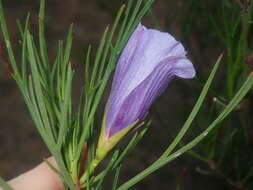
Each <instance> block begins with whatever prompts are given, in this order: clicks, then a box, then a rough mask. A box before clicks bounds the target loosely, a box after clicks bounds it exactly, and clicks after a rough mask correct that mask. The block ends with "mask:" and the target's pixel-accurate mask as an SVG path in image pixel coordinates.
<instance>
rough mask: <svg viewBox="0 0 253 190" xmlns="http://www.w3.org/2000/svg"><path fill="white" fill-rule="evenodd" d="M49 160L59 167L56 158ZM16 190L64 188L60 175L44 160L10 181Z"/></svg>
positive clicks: (60, 189) (55, 189) (59, 189)
mask: <svg viewBox="0 0 253 190" xmlns="http://www.w3.org/2000/svg"><path fill="white" fill-rule="evenodd" d="M48 161H49V162H50V163H51V164H52V165H53V166H54V167H56V168H57V164H56V162H55V160H54V159H53V158H52V157H51V158H49V159H48ZM8 183H9V184H10V186H11V187H12V188H14V189H15V190H63V189H64V186H63V184H62V182H61V179H60V177H59V176H58V175H57V173H55V172H54V171H53V170H52V169H51V168H49V166H48V165H47V164H46V163H45V162H44V163H41V164H40V165H38V166H37V167H36V168H34V169H32V170H30V171H28V172H26V173H24V174H21V175H20V176H18V177H16V178H14V179H12V180H10V181H9V182H8Z"/></svg>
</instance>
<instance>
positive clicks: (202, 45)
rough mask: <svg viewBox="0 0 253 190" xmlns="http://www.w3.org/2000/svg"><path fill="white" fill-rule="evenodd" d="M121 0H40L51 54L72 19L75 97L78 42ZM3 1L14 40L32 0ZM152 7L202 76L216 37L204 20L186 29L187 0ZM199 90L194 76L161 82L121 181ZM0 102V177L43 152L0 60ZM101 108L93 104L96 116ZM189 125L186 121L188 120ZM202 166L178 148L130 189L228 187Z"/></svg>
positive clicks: (180, 119) (95, 37)
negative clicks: (170, 159) (176, 155)
mask: <svg viewBox="0 0 253 190" xmlns="http://www.w3.org/2000/svg"><path fill="white" fill-rule="evenodd" d="M123 2H124V1H122V0H109V1H108V0H47V2H46V6H47V9H46V10H47V11H46V26H47V29H46V30H47V32H46V34H47V38H48V47H49V52H50V55H51V56H52V57H53V56H54V54H55V48H54V47H55V45H56V42H57V41H58V40H61V39H64V38H65V37H66V32H67V30H68V27H69V25H70V24H71V23H74V46H73V51H72V60H73V62H74V65H75V67H76V80H75V85H76V88H74V97H76V98H75V100H76V99H77V97H78V94H79V89H80V88H79V87H80V85H81V84H82V82H83V81H82V73H81V72H80V70H81V69H82V64H81V58H83V56H84V49H85V48H86V47H87V45H88V44H89V43H90V44H92V45H94V46H96V45H97V44H98V42H99V39H100V37H101V35H102V32H103V30H104V28H105V27H106V25H107V24H110V23H112V21H113V18H114V16H115V14H116V10H117V9H118V8H119V7H120V5H121V4H122V3H123ZM207 2H209V1H207ZM210 2H211V3H209V4H210V14H211V11H212V6H211V5H213V4H215V3H217V2H218V1H216V0H213V1H210ZM3 5H4V8H5V13H6V18H7V22H8V27H9V31H10V33H11V37H12V42H13V44H14V47H15V46H18V39H19V35H18V30H17V27H16V26H17V25H16V19H18V18H19V19H21V21H23V20H24V17H25V14H26V13H27V12H30V13H31V23H32V25H31V26H32V28H33V29H34V32H36V31H37V14H38V8H39V1H34V0H22V1H20V0H5V1H3ZM153 11H154V13H155V15H156V16H157V19H158V22H159V25H160V26H161V29H162V30H163V31H167V32H169V33H171V34H173V35H174V36H175V37H176V39H178V40H180V41H182V42H183V43H184V45H185V46H186V49H187V51H188V55H189V58H190V59H191V60H192V62H193V64H194V65H195V67H196V70H197V73H198V75H200V76H202V77H203V78H204V79H205V78H207V76H208V73H209V72H210V69H211V67H212V65H213V64H214V62H215V60H216V59H217V57H218V55H219V54H220V53H221V52H222V48H221V45H220V42H219V41H218V40H217V38H216V37H215V36H214V35H212V33H211V32H209V30H208V28H206V27H205V26H204V25H201V24H200V27H199V28H197V29H196V30H195V31H196V32H194V33H191V34H189V33H187V24H186V23H187V21H188V20H187V19H191V16H192V14H193V12H192V10H191V7H190V6H189V1H188V0H176V1H168V0H157V1H156V2H155V3H154V6H153ZM207 15H208V14H207ZM151 20H152V19H151V18H150V16H146V18H145V20H144V21H143V22H144V23H145V24H147V25H148V26H152V27H154V24H153V23H152V21H151ZM202 20H205V18H201V17H199V22H200V23H201V22H202ZM207 43H209V45H208V46H207V45H206V44H207ZM217 80H219V77H218V78H217ZM200 89H201V86H200V85H198V84H197V83H196V82H195V81H194V80H187V81H186V80H182V79H176V80H174V81H173V82H172V83H171V84H170V85H169V87H168V89H167V90H166V91H165V93H164V94H163V95H162V96H161V97H160V98H159V99H158V100H157V101H156V103H155V104H154V105H153V107H152V109H151V115H152V116H153V118H154V119H153V124H152V125H151V127H150V129H149V130H148V132H147V134H146V136H145V137H144V138H143V140H142V141H141V143H140V144H139V145H138V146H137V147H136V149H135V150H134V151H133V152H132V153H131V154H130V155H129V157H128V159H127V160H126V162H125V165H124V167H123V170H122V174H121V182H124V181H126V179H129V178H130V177H132V176H134V175H135V174H137V172H138V171H141V170H142V169H143V168H145V167H147V166H149V165H150V164H151V163H152V161H154V160H155V159H156V158H157V157H158V155H160V154H161V153H162V152H163V150H164V149H165V148H166V147H167V146H168V144H169V143H170V142H171V139H172V138H173V136H174V135H175V134H176V133H177V131H178V130H179V129H180V127H181V126H182V124H183V123H184V121H185V119H186V118H187V115H188V114H189V112H190V111H191V108H192V107H193V105H194V102H195V101H196V99H197V97H198V94H199V92H200ZM106 95H108V92H106V93H105V98H104V102H103V103H105V101H106ZM75 100H74V102H75ZM0 105H1V106H0V122H1V126H0V176H2V177H4V178H5V179H10V178H12V177H14V176H16V175H18V174H20V173H22V172H24V171H26V170H28V169H30V168H32V167H34V166H36V165H37V164H39V163H40V162H41V161H42V160H43V159H44V158H47V157H49V156H50V154H49V152H48V150H47V147H46V146H45V145H44V144H43V142H42V140H41V138H40V137H39V135H38V132H37V131H36V129H35V126H34V123H33V121H32V120H31V117H30V115H29V112H28V110H27V109H26V105H25V104H24V101H23V99H22V96H21V94H20V92H19V89H18V88H17V85H16V84H15V81H14V80H13V79H12V78H11V77H10V75H9V73H8V71H7V68H6V67H4V66H3V65H0ZM102 105H103V104H102ZM102 112H103V107H102V106H101V111H100V113H98V115H101V114H102ZM192 127H193V128H194V125H193V126H192ZM205 167H206V166H204V165H202V164H201V163H200V162H198V161H196V160H195V159H193V158H192V157H190V156H188V155H183V156H181V157H180V158H178V159H177V160H176V161H173V162H171V163H170V164H168V165H167V166H165V167H164V168H162V169H160V170H159V171H157V172H155V173H154V174H152V175H150V176H149V177H147V178H146V179H145V180H143V181H142V182H141V183H139V184H137V185H136V186H135V187H134V188H133V189H147V190H154V189H176V187H177V185H178V184H181V187H182V189H187V190H191V189H217V190H218V189H230V188H229V187H228V186H227V185H225V183H224V182H223V180H222V179H221V178H217V177H214V176H210V175H207V174H203V173H204V172H198V171H199V170H200V169H201V170H202V169H203V170H205Z"/></svg>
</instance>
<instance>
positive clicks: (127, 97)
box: [106, 24, 195, 136]
mask: <svg viewBox="0 0 253 190" xmlns="http://www.w3.org/2000/svg"><path fill="white" fill-rule="evenodd" d="M194 75H195V70H194V68H193V65H192V63H191V62H190V61H189V60H188V59H187V58H186V52H185V49H184V47H183V46H182V44H181V43H180V42H178V41H176V40H175V38H174V37H172V36H171V35H169V34H168V33H164V32H160V31H157V30H152V29H147V28H145V27H144V26H143V25H141V24H139V25H138V27H137V28H136V30H135V32H134V33H133V34H132V36H131V37H130V39H129V41H128V43H127V45H126V47H125V48H124V50H123V51H122V53H121V56H120V58H119V60H118V63H117V67H116V71H115V74H114V80H113V84H112V90H111V94H110V97H109V100H108V112H107V115H106V133H107V135H108V136H112V135H114V134H115V133H117V132H119V131H121V130H122V129H124V128H125V127H127V126H129V125H131V124H132V123H133V122H136V121H137V120H142V119H144V117H145V115H146V114H147V112H148V109H149V107H150V106H151V104H152V103H153V101H154V100H155V99H156V97H158V96H159V95H160V94H161V93H162V92H163V91H164V90H165V88H166V86H167V85H168V83H169V81H170V80H171V79H172V78H174V77H175V76H178V77H182V78H192V77H194Z"/></svg>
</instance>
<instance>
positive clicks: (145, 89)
mask: <svg viewBox="0 0 253 190" xmlns="http://www.w3.org/2000/svg"><path fill="white" fill-rule="evenodd" d="M181 61H185V60H184V59H181V58H177V57H170V58H168V59H165V60H164V61H162V62H161V63H160V64H159V65H158V66H157V67H156V68H155V69H154V70H153V72H152V73H151V74H150V75H149V76H148V77H147V78H146V79H145V80H144V81H142V83H141V84H139V85H138V86H137V87H136V88H135V89H134V90H133V91H132V92H131V93H130V94H129V95H128V96H127V97H126V98H125V100H124V101H123V102H122V103H115V102H112V103H110V104H109V107H108V108H109V110H108V113H107V120H106V126H107V128H106V130H107V134H108V135H109V137H110V136H113V135H114V134H116V133H117V132H119V131H121V130H122V129H124V128H125V127H127V126H129V125H131V124H132V123H133V122H135V121H137V120H143V119H144V118H145V116H146V115H147V112H148V109H149V107H150V106H151V104H152V103H153V102H154V100H155V99H156V98H157V97H158V96H159V95H160V94H161V93H162V92H163V91H164V90H165V89H166V87H167V85H168V84H169V82H170V81H171V80H172V79H173V78H174V77H175V74H174V68H173V64H175V63H177V62H181ZM181 69H182V70H183V69H184V67H182V68H181ZM177 70H180V68H177ZM182 72H183V71H182Z"/></svg>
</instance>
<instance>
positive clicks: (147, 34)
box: [109, 24, 186, 101]
mask: <svg viewBox="0 0 253 190" xmlns="http://www.w3.org/2000/svg"><path fill="white" fill-rule="evenodd" d="M185 54H186V52H185V50H184V47H183V46H182V45H181V43H180V42H178V41H176V40H175V38H174V37H172V36H171V35H169V34H168V33H164V32H160V31H157V30H153V29H147V28H146V27H144V26H143V25H141V24H139V25H138V27H137V28H136V30H135V31H134V33H133V34H132V36H131V38H130V39H129V41H128V43H127V45H126V47H125V48H124V50H123V52H122V54H121V56H120V59H119V61H118V64H117V68H116V71H115V75H114V81H113V84H112V93H111V94H113V91H114V90H117V89H118V88H119V87H118V86H121V88H124V92H123V91H122V95H121V96H119V97H122V96H124V95H127V94H128V93H130V92H131V91H132V90H133V89H134V88H135V87H136V86H138V84H140V83H141V82H142V81H143V80H144V79H145V78H146V77H147V76H148V75H149V74H150V73H151V72H152V71H153V69H154V68H155V67H156V66H157V64H159V62H160V61H162V60H164V59H165V58H167V57H170V56H185ZM143 67H145V69H143ZM129 78H131V80H129ZM109 99H110V98H109ZM122 99H123V97H122ZM109 101H110V100H109ZM114 101H115V100H114Z"/></svg>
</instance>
